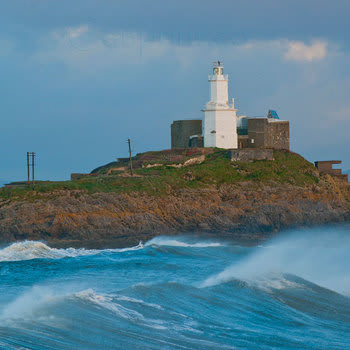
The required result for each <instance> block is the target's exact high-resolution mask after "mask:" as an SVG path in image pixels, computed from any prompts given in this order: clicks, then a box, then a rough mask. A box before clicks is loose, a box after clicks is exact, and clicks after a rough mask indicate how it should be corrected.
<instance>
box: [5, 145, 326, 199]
mask: <svg viewBox="0 0 350 350" xmlns="http://www.w3.org/2000/svg"><path fill="white" fill-rule="evenodd" d="M196 157H202V160H204V161H203V162H202V163H201V164H195V165H188V166H182V167H180V165H181V164H184V163H185V161H186V160H189V159H193V158H196ZM274 158H275V160H273V161H252V162H231V160H230V158H229V154H228V151H226V150H222V149H209V150H208V149H194V150H188V151H183V150H182V151H161V152H147V153H143V154H138V155H137V156H136V157H135V158H134V167H135V170H134V172H135V176H134V177H130V176H128V171H127V166H128V162H127V161H126V160H120V161H119V162H115V163H110V164H108V165H107V166H104V167H100V168H97V169H95V170H94V171H93V173H94V174H95V176H88V177H83V178H82V179H80V180H76V181H62V182H49V183H47V182H45V183H38V184H37V185H36V186H35V191H32V190H31V189H30V188H28V187H27V186H25V185H23V186H17V187H13V188H3V189H1V190H0V202H4V201H6V200H21V199H26V200H36V199H37V198H45V197H47V198H53V197H54V196H59V195H60V191H64V190H73V191H74V190H75V191H76V192H74V193H73V195H76V196H79V195H80V194H79V192H80V191H84V192H87V193H96V192H116V193H131V192H145V193H149V194H152V195H165V194H167V193H170V192H171V191H176V190H179V189H185V188H193V189H195V188H205V187H210V186H213V185H214V186H219V185H221V184H237V183H239V182H243V181H252V182H259V183H261V182H264V183H272V182H278V183H288V184H293V185H297V186H307V185H311V184H315V183H317V182H318V180H319V178H318V173H317V171H316V170H315V168H314V166H313V165H312V164H311V163H309V162H307V161H306V160H305V159H304V158H303V157H301V156H300V155H298V154H295V153H291V152H287V151H275V152H274ZM147 165H148V166H149V167H147ZM150 165H151V167H150ZM123 166H124V167H125V168H126V170H125V171H124V172H123V173H122V174H120V170H118V171H117V172H116V173H113V172H111V173H110V175H106V174H107V173H108V171H109V170H110V169H113V168H121V167H123ZM176 166H177V167H176Z"/></svg>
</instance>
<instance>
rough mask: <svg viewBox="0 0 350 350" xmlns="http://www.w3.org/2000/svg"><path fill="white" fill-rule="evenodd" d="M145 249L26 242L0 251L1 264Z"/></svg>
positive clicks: (140, 247) (14, 244)
mask: <svg viewBox="0 0 350 350" xmlns="http://www.w3.org/2000/svg"><path fill="white" fill-rule="evenodd" d="M139 249H143V244H142V243H141V242H140V243H139V245H137V246H135V247H130V248H122V249H105V250H97V249H84V248H80V249H75V248H67V249H56V248H50V247H49V246H48V245H46V244H45V243H43V242H39V241H24V242H17V243H13V244H11V245H10V246H8V247H5V248H3V249H0V262H3V261H22V260H32V259H62V258H67V257H69V258H75V257H78V256H87V255H96V254H100V253H101V252H118V253H123V252H127V251H134V250H139Z"/></svg>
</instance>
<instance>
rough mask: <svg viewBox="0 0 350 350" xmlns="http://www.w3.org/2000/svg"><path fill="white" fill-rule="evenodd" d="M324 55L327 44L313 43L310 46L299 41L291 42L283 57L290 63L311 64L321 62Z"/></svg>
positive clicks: (321, 42)
mask: <svg viewBox="0 0 350 350" xmlns="http://www.w3.org/2000/svg"><path fill="white" fill-rule="evenodd" d="M326 55H327V43H325V42H323V41H315V42H314V43H312V44H311V45H306V44H304V43H303V42H301V41H291V42H289V44H288V51H287V52H286V54H285V55H284V57H285V59H287V60H291V61H299V62H312V61H319V60H322V59H323V58H324V57H326Z"/></svg>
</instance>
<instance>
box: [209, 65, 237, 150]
mask: <svg viewBox="0 0 350 350" xmlns="http://www.w3.org/2000/svg"><path fill="white" fill-rule="evenodd" d="M223 73H224V67H223V66H222V64H221V62H220V61H218V62H215V63H214V67H213V75H209V83H210V101H209V102H208V103H207V104H206V106H205V109H204V110H203V112H204V123H203V125H204V126H203V128H204V130H203V136H204V147H219V148H237V145H238V135H237V116H236V112H237V109H235V106H234V99H232V105H230V104H229V103H228V75H224V74H223Z"/></svg>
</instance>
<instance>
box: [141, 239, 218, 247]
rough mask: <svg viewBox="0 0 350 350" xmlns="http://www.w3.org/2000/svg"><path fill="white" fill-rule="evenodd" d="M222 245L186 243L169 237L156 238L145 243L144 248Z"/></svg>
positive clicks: (216, 245) (214, 245)
mask: <svg viewBox="0 0 350 350" xmlns="http://www.w3.org/2000/svg"><path fill="white" fill-rule="evenodd" d="M223 245H224V244H222V243H219V242H197V243H192V242H188V241H187V242H186V241H185V239H184V240H180V239H174V238H169V237H156V238H153V239H151V240H150V241H148V242H147V243H146V246H168V247H185V248H210V247H221V246H223Z"/></svg>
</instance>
